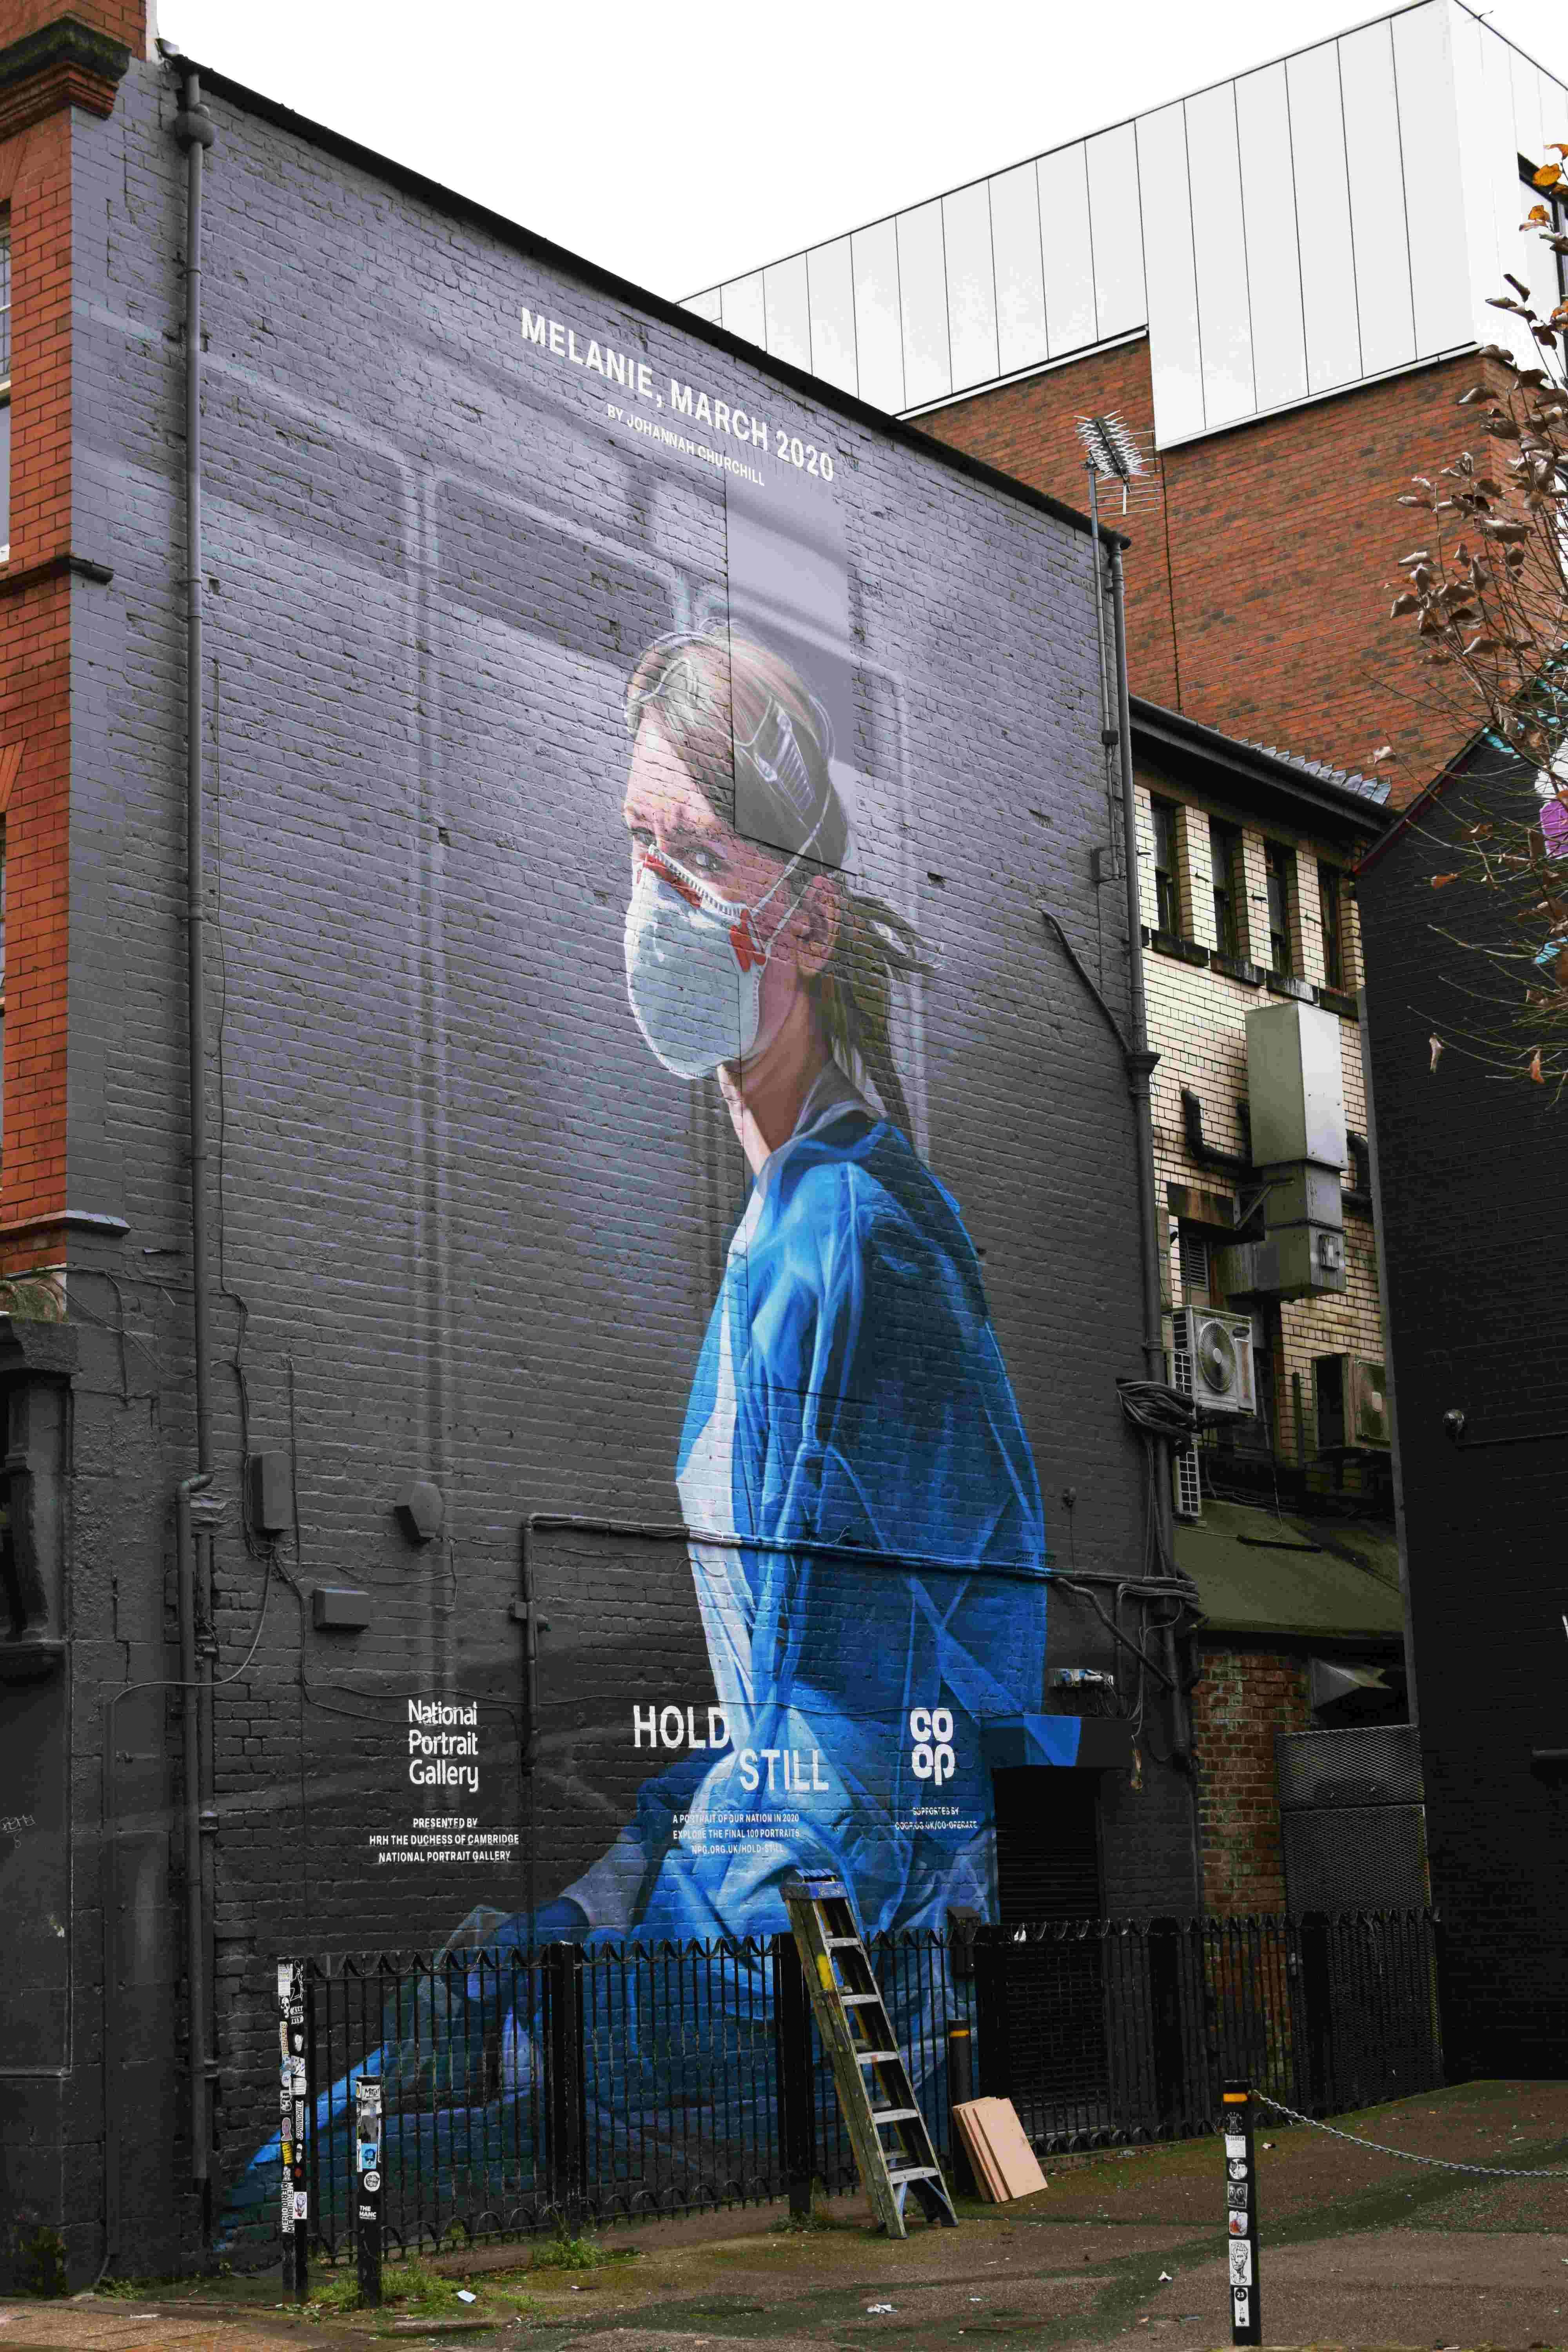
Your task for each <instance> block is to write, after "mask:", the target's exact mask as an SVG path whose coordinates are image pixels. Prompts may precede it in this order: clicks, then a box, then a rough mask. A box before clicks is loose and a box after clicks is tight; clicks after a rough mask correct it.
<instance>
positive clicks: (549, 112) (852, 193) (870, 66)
mask: <svg viewBox="0 0 1568 2352" xmlns="http://www.w3.org/2000/svg"><path fill="white" fill-rule="evenodd" d="M1378 13H1379V11H1378V10H1377V8H1376V7H1375V5H1368V6H1367V7H1365V8H1363V9H1360V10H1358V9H1357V8H1356V6H1355V5H1354V0H1290V5H1289V6H1288V7H1287V6H1281V5H1279V0H1262V5H1259V0H1190V5H1181V0H1090V5H1085V0H1074V5H1068V0H978V5H971V6H970V7H969V8H967V9H963V8H959V9H953V8H952V7H944V8H942V10H940V11H932V12H931V15H930V16H929V17H928V16H926V15H925V14H924V13H923V12H921V10H919V9H918V8H914V7H911V6H910V5H908V0H897V4H895V0H836V5H827V0H787V5H780V0H722V5H717V6H705V5H700V0H699V5H695V6H693V5H687V6H685V7H681V6H674V5H669V0H638V4H637V5H627V0H567V5H554V6H551V7H545V6H542V5H540V0H447V5H445V6H432V5H429V0H420V5H417V6H412V5H403V0H375V5H372V0H161V5H160V6H159V10H158V17H159V30H160V32H161V33H162V34H163V37H164V38H165V39H167V40H170V41H173V42H174V43H175V44H176V45H177V46H178V47H181V48H182V49H184V51H185V52H186V54H187V55H189V56H191V57H193V58H197V59H199V60H200V61H201V62H203V63H205V64H210V65H213V66H216V67H220V68H222V69H223V70H224V71H225V72H226V73H228V74H231V75H232V76H234V78H235V79H237V80H239V81H243V82H247V83H248V84H249V85H250V86H251V87H252V88H253V89H259V90H263V91H265V92H266V93H267V94H268V96H269V97H272V98H276V99H280V100H282V101H283V102H284V103H285V104H286V105H288V106H291V107H294V108H297V109H298V110H299V111H300V113H301V114H306V115H310V116H311V117H313V118H314V119H315V120H316V121H320V122H325V123H330V124H331V125H332V127H333V128H334V129H336V130H339V131H345V132H347V133H348V134H349V135H350V136H351V137H353V138H355V139H359V140H363V142H364V143H365V144H366V145H367V146H370V147H374V148H376V149H378V150H379V151H380V152H382V153H384V154H386V155H390V156H394V157H395V158H397V159H398V161H400V162H402V163H410V164H413V165H414V166H416V168H417V169H418V170H419V171H422V172H426V173H429V175H430V177H431V178H432V179H436V180H439V181H441V182H443V183H444V184H446V185H447V187H450V188H453V189H458V190H460V191H461V192H462V193H463V194H466V195H469V196H474V197H477V198H479V201H480V202H481V203H484V204H486V205H490V206H492V207H493V208H494V209H495V210H496V211H497V212H500V213H504V214H506V215H508V216H509V217H510V218H511V219H513V220H517V221H521V222H523V223H525V224H526V225H527V226H529V227H531V228H533V229H536V230H537V231H539V232H540V234H541V235H542V236H548V237H552V238H553V239H554V240H555V241H556V242H557V243H558V244H561V245H564V246H567V247H570V248H571V249H572V250H573V251H574V252H576V253H579V254H582V255H584V256H585V257H588V258H589V259H591V260H594V261H597V262H600V263H602V264H604V265H605V266H606V267H608V268H611V269H616V270H619V271H620V272H621V273H622V274H623V275H624V276H626V277H627V278H633V279H635V280H637V282H638V283H639V284H641V285H645V286H648V287H651V288H653V289H656V290H657V291H658V292H659V293H662V294H667V295H672V296H675V297H679V296H682V295H686V294H691V293H695V292H696V291H697V290H698V289H700V288H702V287H704V286H709V285H711V284H713V283H714V282H715V281H716V280H718V279H720V278H726V277H731V276H733V275H734V274H735V273H736V272H738V271H740V270H742V269H746V268H754V267H755V266H756V265H757V264H758V263H760V262H763V261H771V260H774V259H776V258H777V257H779V256H780V255H781V254H784V253H790V252H793V251H795V249H796V248H797V247H800V246H803V245H809V244H812V243H814V242H815V241H816V239H818V238H820V237H823V236H833V235H835V234H837V233H838V232H839V231H841V230H844V229H847V228H854V227H857V226H858V225H859V224H860V223H861V222H862V221H865V220H868V219H875V218H876V217H877V216H878V215H879V214H882V213H886V212H891V211H893V210H895V209H897V208H898V207H899V206H900V205H906V204H910V203H912V202H915V201H917V200H918V199H919V198H921V197H922V196H930V195H936V194H940V193H941V192H942V190H943V189H945V188H950V187H953V186H956V185H957V184H960V183H961V182H963V181H964V180H969V179H974V178H977V177H978V176H980V175H981V174H982V173H987V172H994V171H997V170H999V169H1000V168H1001V167H1002V166H1003V165H1004V164H1006V163H1016V162H1017V161H1018V160H1019V159H1020V158H1022V157H1024V156H1026V155H1032V154H1035V153H1037V152H1039V151H1040V150H1041V149H1042V148H1046V147H1049V146H1052V145H1055V144H1057V143H1058V142H1060V141H1062V140H1066V139H1070V138H1076V137H1079V136H1080V135H1081V134H1082V133H1083V132H1084V131H1091V130H1094V129H1096V128H1098V127H1099V126H1100V124H1102V123H1106V122H1114V121H1119V120H1120V119H1121V117H1122V116H1124V115H1128V114H1132V113H1136V112H1138V111H1139V110H1141V109H1142V108H1144V107H1147V106H1150V105H1157V104H1158V103H1160V102H1161V101H1162V100H1165V99H1169V98H1176V97H1180V96H1181V95H1182V94H1183V93H1184V91H1187V90H1190V89H1197V88H1200V87H1201V86H1202V85H1203V84H1204V83H1205V81H1213V80H1218V79H1224V78H1225V77H1226V76H1228V75H1230V74H1233V73H1236V72H1237V71H1239V70H1240V69H1241V68H1244V67H1247V66H1251V65H1258V64H1261V63H1263V62H1264V61H1265V60H1266V59H1268V58H1271V57H1276V56H1279V54H1281V53H1282V52H1283V51H1284V50H1286V49H1294V48H1300V47H1304V46H1305V45H1306V44H1307V43H1309V42H1310V41H1312V40H1314V39H1317V38H1319V37H1321V36H1323V35H1324V34H1328V33H1334V32H1340V31H1342V30H1343V29H1344V28H1345V26H1347V25H1352V24H1358V23H1362V22H1363V21H1365V20H1366V19H1367V18H1368V17H1371V16H1376V15H1377V14H1378ZM1480 13H1482V14H1485V15H1487V16H1489V18H1490V21H1491V23H1492V24H1493V25H1494V26H1496V27H1497V29H1498V30H1499V31H1500V32H1502V33H1504V34H1506V35H1507V36H1508V37H1509V38H1510V40H1512V41H1515V42H1517V43H1518V44H1519V46H1520V47H1521V48H1524V49H1528V50H1529V51H1530V52H1531V55H1532V56H1534V57H1535V58H1538V59H1539V61H1540V62H1541V63H1542V65H1545V66H1547V67H1549V68H1551V69H1552V71H1553V72H1554V73H1556V74H1557V75H1558V76H1559V77H1560V78H1562V79H1568V9H1565V8H1564V5H1563V0H1498V5H1496V6H1495V7H1493V8H1491V9H1489V10H1483V11H1481V12H1480ZM1561 136H1562V137H1563V139H1564V140H1565V141H1568V122H1565V123H1564V124H1563V128H1562V131H1561ZM217 168H219V169H221V168H222V159H221V156H220V157H219V158H218V159H217Z"/></svg>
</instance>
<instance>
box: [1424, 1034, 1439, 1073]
mask: <svg viewBox="0 0 1568 2352" xmlns="http://www.w3.org/2000/svg"><path fill="white" fill-rule="evenodd" d="M1426 1043H1427V1044H1428V1045H1430V1046H1431V1048H1432V1068H1433V1069H1434V1070H1435V1069H1436V1066H1437V1065H1438V1063H1439V1062H1440V1061H1441V1060H1442V1058H1443V1040H1442V1039H1441V1037H1439V1036H1438V1034H1437V1033H1436V1030H1434V1031H1433V1033H1432V1034H1431V1036H1430V1037H1428V1038H1427V1040H1426Z"/></svg>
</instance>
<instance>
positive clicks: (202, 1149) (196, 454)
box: [174, 66, 217, 2235]
mask: <svg viewBox="0 0 1568 2352" xmlns="http://www.w3.org/2000/svg"><path fill="white" fill-rule="evenodd" d="M201 97H202V93H201V82H200V79H199V77H198V76H197V74H196V73H195V69H194V68H191V67H189V66H186V67H184V69H183V75H182V91H181V107H180V111H179V113H178V114H177V115H176V116H175V118H174V137H175V138H176V139H177V140H178V142H179V143H180V145H181V146H182V147H183V148H184V151H185V952H186V1030H187V1036H188V1041H189V1051H190V1076H189V1086H190V1123H191V1135H190V1146H191V1149H190V1161H191V1309H192V1325H193V1330H192V1342H193V1356H194V1361H195V1410H196V1467H195V1472H194V1473H193V1474H192V1475H191V1476H190V1477H188V1478H184V1479H182V1480H181V1482H180V1486H179V1490H178V1496H177V1506H176V1522H175V1524H176V1541H177V1552H178V1571H177V1572H178V1579H179V1603H180V1679H181V1681H182V1682H183V1683H184V1685H185V1693H184V1869H185V1969H186V1985H187V1994H188V2000H189V2009H190V2016H189V2034H188V2056H189V2061H190V2100H191V2167H192V2177H193V2180H194V2183H195V2188H196V2190H197V2192H198V2194H199V2196H200V2198H201V2204H202V2228H203V2233H204V2235H205V2234H206V2231H207V2230H208V2228H209V2226H210V2221H211V2180H210V2175H209V2159H210V2150H211V2147H212V2081H211V2074H212V2057H211V2050H212V2038H211V2003H212V1972H211V1967H210V1960H211V1952H212V1922H213V1878H214V1857H213V1851H212V1848H213V1841H214V1838H215V1836H216V1828H217V1819H216V1811H215V1809H214V1805H213V1799H212V1790H213V1641H212V1633H211V1584H212V1528H211V1523H210V1517H208V1515H207V1514H206V1513H204V1514H203V1515H202V1516H203V1517H204V1519H205V1521H206V1524H205V1525H204V1526H202V1528H200V1529H199V1530H198V1528H197V1526H196V1511H195V1496H197V1495H199V1494H205V1491H206V1490H207V1489H208V1488H209V1487H210V1486H211V1485H212V1480H213V1449H212V1283H211V1276H210V1260H209V1255H208V1240H207V1110H206V1069H207V999H206V953H205V928H206V926H205V916H206V907H205V898H206V869H205V854H204V847H203V841H202V741H203V730H204V721H205V712H204V709H203V694H202V156H203V153H204V151H205V149H206V148H208V147H210V146H211V145H212V143H213V126H212V120H211V117H210V116H209V115H207V114H206V113H205V112H204V111H203V109H202V102H201Z"/></svg>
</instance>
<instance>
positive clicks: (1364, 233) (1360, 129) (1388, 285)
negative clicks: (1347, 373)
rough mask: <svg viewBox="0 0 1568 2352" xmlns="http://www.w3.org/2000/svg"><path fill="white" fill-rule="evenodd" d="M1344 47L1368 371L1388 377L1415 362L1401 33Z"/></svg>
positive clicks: (1377, 29)
mask: <svg viewBox="0 0 1568 2352" xmlns="http://www.w3.org/2000/svg"><path fill="white" fill-rule="evenodd" d="M1339 46H1340V90H1341V94H1342V99H1343V102H1344V110H1345V163H1346V166H1347V169H1348V172H1349V176H1350V192H1351V234H1352V240H1353V243H1354V246H1355V288H1356V311H1357V316H1358V319H1359V321H1360V326H1361V364H1362V373H1363V374H1364V375H1382V374H1383V373H1384V372H1385V371H1386V370H1387V369H1389V368H1396V367H1407V366H1408V365H1409V363H1410V362H1411V361H1412V360H1413V359H1414V358H1415V320H1414V318H1413V316H1412V312H1411V307H1410V238H1409V235H1408V233H1407V231H1406V228H1405V172H1404V166H1403V161H1402V158H1401V154H1400V140H1399V100H1398V98H1397V96H1396V94H1395V91H1394V34H1393V28H1392V26H1389V25H1388V24H1386V23H1384V24H1382V25H1368V26H1366V27H1365V28H1364V29H1363V31H1361V32H1359V33H1349V34H1347V35H1346V36H1345V37H1344V39H1343V40H1342V41H1341V43H1340V45H1339Z"/></svg>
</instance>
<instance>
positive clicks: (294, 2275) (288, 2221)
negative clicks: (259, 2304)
mask: <svg viewBox="0 0 1568 2352" xmlns="http://www.w3.org/2000/svg"><path fill="white" fill-rule="evenodd" d="M306 2038H307V2037H306V2031H305V1964H304V1962H303V1961H302V1960H279V1963H278V2044H279V2054H280V2061H281V2063H280V2064H279V2070H278V2081H279V2110H280V2115H279V2124H280V2129H279V2138H280V2140H281V2142H282V2156H283V2190H282V2210H281V2211H280V2213H279V2227H280V2228H281V2231H282V2234H283V2284H284V2285H285V2286H291V2287H292V2288H293V2290H294V2297H295V2301H296V2302H298V2303H303V2302H305V2301H306V2299H307V2297H308V2296H309V2294H310V2195H309V2191H308V2189H307V2187H306V2177H305V2134H306V2131H307V2129H308V2128H309V2116H310V2084H309V2083H308V2082H307V2080H306V2075H307V2072H308V2062H307V2058H306V2047H305V2045H306Z"/></svg>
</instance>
